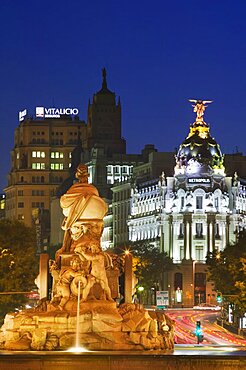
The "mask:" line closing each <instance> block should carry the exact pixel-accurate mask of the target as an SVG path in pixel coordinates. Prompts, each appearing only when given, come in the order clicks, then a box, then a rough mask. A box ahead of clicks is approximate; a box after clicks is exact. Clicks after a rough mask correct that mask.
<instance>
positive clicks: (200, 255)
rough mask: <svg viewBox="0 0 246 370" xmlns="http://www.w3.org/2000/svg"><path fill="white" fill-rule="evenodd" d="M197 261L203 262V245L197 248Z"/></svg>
mask: <svg viewBox="0 0 246 370" xmlns="http://www.w3.org/2000/svg"><path fill="white" fill-rule="evenodd" d="M196 260H197V261H202V260H203V246H202V245H197V246H196Z"/></svg>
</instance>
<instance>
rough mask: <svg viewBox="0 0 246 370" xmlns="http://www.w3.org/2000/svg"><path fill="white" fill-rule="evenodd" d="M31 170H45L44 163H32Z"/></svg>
mask: <svg viewBox="0 0 246 370" xmlns="http://www.w3.org/2000/svg"><path fill="white" fill-rule="evenodd" d="M32 169H33V170H45V163H39V162H38V163H32Z"/></svg>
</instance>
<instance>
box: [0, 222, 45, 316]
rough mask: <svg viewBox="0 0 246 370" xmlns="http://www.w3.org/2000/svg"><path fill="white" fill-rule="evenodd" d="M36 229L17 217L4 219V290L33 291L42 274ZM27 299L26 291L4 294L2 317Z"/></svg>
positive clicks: (0, 279)
mask: <svg viewBox="0 0 246 370" xmlns="http://www.w3.org/2000/svg"><path fill="white" fill-rule="evenodd" d="M35 247H36V236H35V232H34V230H32V229H31V228H29V227H27V226H25V225H24V224H23V223H22V222H19V221H17V220H8V219H4V220H0V292H1V293H4V292H23V291H26V292H27V291H31V290H32V288H33V286H34V280H35V278H36V276H37V274H38V259H37V257H36V256H35ZM26 300H27V298H26V296H25V295H24V294H12V295H10V294H8V295H6V294H1V295H0V317H1V318H2V317H3V316H4V315H5V314H6V313H7V312H10V311H12V310H13V309H14V308H15V307H18V306H20V305H21V304H23V303H25V302H26Z"/></svg>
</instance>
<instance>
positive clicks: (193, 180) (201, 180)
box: [188, 177, 210, 185]
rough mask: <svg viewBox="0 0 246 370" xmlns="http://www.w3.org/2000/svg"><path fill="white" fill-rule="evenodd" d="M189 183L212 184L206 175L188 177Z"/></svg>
mask: <svg viewBox="0 0 246 370" xmlns="http://www.w3.org/2000/svg"><path fill="white" fill-rule="evenodd" d="M188 184H194V185H195V184H205V185H210V179H208V178H205V177H193V178H189V179H188Z"/></svg>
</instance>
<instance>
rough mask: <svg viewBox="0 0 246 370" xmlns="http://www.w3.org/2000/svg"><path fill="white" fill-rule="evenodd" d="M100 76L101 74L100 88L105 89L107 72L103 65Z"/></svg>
mask: <svg viewBox="0 0 246 370" xmlns="http://www.w3.org/2000/svg"><path fill="white" fill-rule="evenodd" d="M102 76H103V82H102V89H103V90H107V80H106V76H107V72H106V68H105V67H104V68H103V69H102Z"/></svg>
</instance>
